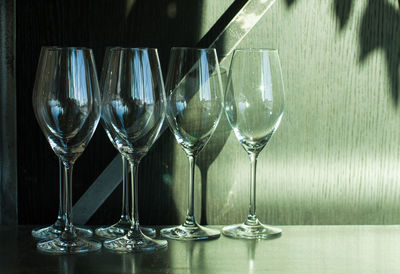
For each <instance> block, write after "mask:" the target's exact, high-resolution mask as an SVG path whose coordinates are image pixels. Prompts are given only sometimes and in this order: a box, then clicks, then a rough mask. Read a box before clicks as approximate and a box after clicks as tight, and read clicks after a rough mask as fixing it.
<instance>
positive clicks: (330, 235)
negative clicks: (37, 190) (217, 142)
mask: <svg viewBox="0 0 400 274" xmlns="http://www.w3.org/2000/svg"><path fill="white" fill-rule="evenodd" d="M211 227H213V228H217V229H221V228H222V226H211ZM32 228H33V227H32V226H0V273H68V274H70V273H400V226H397V225H393V226H281V228H282V229H283V234H282V237H280V238H278V239H273V240H259V241H257V240H236V239H230V238H227V237H224V236H221V237H220V238H219V239H216V240H211V241H198V242H182V241H172V240H169V241H168V248H167V249H166V250H161V251H157V252H153V253H136V254H120V253H113V252H110V251H107V250H105V249H104V248H103V249H102V250H101V251H99V252H95V253H89V254H83V255H48V254H44V253H41V252H39V251H37V250H36V248H35V241H34V239H33V238H32V237H31V235H30V231H31V229H32ZM157 229H158V230H159V229H160V227H158V228H157Z"/></svg>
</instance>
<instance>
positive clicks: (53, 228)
mask: <svg viewBox="0 0 400 274" xmlns="http://www.w3.org/2000/svg"><path fill="white" fill-rule="evenodd" d="M63 169H64V168H63V163H62V161H61V160H60V159H59V160H58V174H59V175H58V177H59V183H58V185H59V191H58V196H59V199H58V201H59V206H58V215H57V220H56V222H55V223H54V224H52V225H49V226H45V227H39V228H35V229H32V236H33V237H35V238H36V239H41V240H45V239H54V238H56V237H58V236H60V235H61V233H62V232H63V231H64V228H65V210H64V187H63V182H62V179H63ZM75 231H76V234H78V236H80V237H86V238H87V237H91V236H92V235H93V232H92V230H91V229H89V228H83V227H78V226H75Z"/></svg>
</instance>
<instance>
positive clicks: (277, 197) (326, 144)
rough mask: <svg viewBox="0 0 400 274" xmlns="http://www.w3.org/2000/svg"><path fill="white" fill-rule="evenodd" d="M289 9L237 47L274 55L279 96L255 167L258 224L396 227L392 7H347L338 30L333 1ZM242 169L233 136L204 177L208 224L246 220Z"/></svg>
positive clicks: (395, 20)
mask: <svg viewBox="0 0 400 274" xmlns="http://www.w3.org/2000/svg"><path fill="white" fill-rule="evenodd" d="M293 2H295V3H294V4H293V5H292V6H290V7H288V6H287V5H286V3H285V2H284V1H278V2H277V3H276V5H275V6H273V7H272V8H271V10H270V11H269V12H268V13H267V14H266V15H265V16H264V18H263V20H262V22H260V23H259V24H258V25H257V26H256V27H255V28H254V29H253V30H252V32H251V33H250V34H249V35H248V37H247V38H246V39H245V41H243V42H242V43H241V45H240V47H267V48H271V47H277V48H278V49H279V51H280V56H281V61H282V67H283V73H284V80H285V86H286V110H285V114H284V119H283V121H282V123H281V126H280V128H279V129H278V131H277V132H276V134H275V136H274V137H273V138H272V140H271V141H270V143H269V144H268V145H267V147H266V148H265V149H264V151H263V152H262V153H261V154H260V157H259V162H258V174H257V178H258V184H257V212H258V215H259V217H260V219H261V221H263V222H266V223H271V224H394V223H398V222H399V219H400V211H399V210H398V209H399V206H400V204H399V199H398V197H399V195H400V186H399V183H400V181H399V180H400V179H399V178H400V148H399V143H400V127H399V125H400V115H399V110H398V107H397V104H396V102H395V101H394V100H395V96H393V93H397V92H398V90H395V91H393V90H392V85H391V81H392V79H391V77H392V74H391V71H390V69H391V68H390V67H388V66H387V54H388V51H387V49H388V48H389V49H390V48H391V47H396V46H398V45H397V44H396V43H397V38H396V37H397V36H398V35H399V29H400V24H399V19H400V13H399V8H398V3H397V1H366V0H365V1H353V7H352V10H351V13H350V15H349V19H348V21H347V24H345V26H344V27H343V28H342V29H340V22H339V21H338V19H337V15H336V14H335V9H334V4H335V3H334V1H318V0H311V1H304V0H297V1H293ZM376 2H380V3H381V4H379V5H376ZM370 5H373V6H374V8H375V9H374V16H373V17H371V16H370V15H369V14H368V9H370V8H371V7H370ZM377 20H378V22H377ZM385 21H390V22H392V25H391V26H390V28H388V25H387V24H386V23H385ZM364 24H366V25H369V26H370V29H371V31H370V32H367V33H363V30H362V28H363V25H364ZM389 35H391V37H393V39H392V41H390V40H389V39H387V38H386V36H389ZM385 39H386V40H385ZM381 40H384V41H381ZM378 42H379V43H378ZM385 43H386V44H385ZM388 43H392V44H393V43H394V45H392V44H388ZM363 48H364V49H365V48H366V49H371V50H370V54H369V55H367V56H366V58H365V59H362V58H361V56H362V49H363ZM397 49H399V47H397ZM389 53H390V52H389ZM397 53H398V52H396V54H397ZM391 58H394V59H396V58H397V59H398V56H392V57H391ZM389 59H390V58H389ZM396 77H399V74H398V73H397V74H396ZM248 169H249V167H248V159H247V156H246V153H245V152H244V151H243V150H242V149H241V148H240V145H239V144H238V142H237V141H236V140H235V138H234V135H233V134H231V135H230V136H229V138H228V140H227V141H226V144H225V146H224V147H223V149H222V151H221V153H220V154H219V155H218V157H217V159H216V160H215V161H214V163H213V164H212V165H211V167H210V168H209V172H208V178H209V182H208V185H209V187H210V189H209V190H208V193H209V200H210V202H209V204H208V205H207V219H208V221H209V223H219V224H223V223H232V222H240V221H243V220H244V218H245V217H246V215H247V208H248Z"/></svg>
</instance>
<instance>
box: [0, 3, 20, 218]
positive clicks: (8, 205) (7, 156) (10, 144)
mask: <svg viewBox="0 0 400 274" xmlns="http://www.w3.org/2000/svg"><path fill="white" fill-rule="evenodd" d="M0 44H1V46H0V224H16V223H17V222H18V217H17V209H18V205H17V139H16V127H17V126H16V112H17V111H16V90H15V0H5V1H1V2H0Z"/></svg>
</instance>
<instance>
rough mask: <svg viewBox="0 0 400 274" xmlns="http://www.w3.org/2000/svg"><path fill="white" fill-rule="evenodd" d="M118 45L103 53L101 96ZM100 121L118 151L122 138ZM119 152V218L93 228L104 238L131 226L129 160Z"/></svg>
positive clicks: (146, 231) (147, 231)
mask: <svg viewBox="0 0 400 274" xmlns="http://www.w3.org/2000/svg"><path fill="white" fill-rule="evenodd" d="M115 48H118V47H108V48H107V49H106V53H105V55H104V60H103V66H102V70H101V75H100V80H99V85H100V92H101V93H102V97H104V92H110V89H105V87H106V83H105V80H106V79H107V73H108V72H109V70H108V65H109V63H110V58H111V54H112V52H113V49H115ZM100 123H101V124H102V126H103V128H104V130H105V132H106V134H107V137H108V139H109V140H110V142H111V143H112V145H113V146H114V147H115V148H116V149H117V150H118V151H119V145H118V144H120V145H121V144H122V143H124V140H123V139H121V138H120V137H119V136H118V133H117V132H116V130H115V129H114V128H113V127H112V125H111V124H109V123H107V122H105V121H104V119H103V118H101V119H100ZM120 154H121V160H122V170H121V172H122V199H121V200H122V206H121V208H122V209H121V214H120V218H119V220H118V221H117V222H116V223H115V224H112V225H109V226H102V227H98V228H96V230H95V234H96V235H97V236H99V237H101V238H105V239H115V238H118V237H121V236H124V235H125V234H127V233H128V231H129V230H130V228H131V226H132V220H131V217H130V213H129V211H130V205H131V202H132V201H131V197H132V195H131V189H130V182H129V161H128V160H127V159H126V157H125V156H124V155H123V154H122V153H120ZM141 230H142V232H143V233H144V234H146V235H147V236H149V237H154V236H156V230H155V229H154V228H150V227H141Z"/></svg>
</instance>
